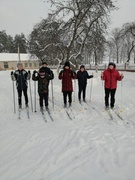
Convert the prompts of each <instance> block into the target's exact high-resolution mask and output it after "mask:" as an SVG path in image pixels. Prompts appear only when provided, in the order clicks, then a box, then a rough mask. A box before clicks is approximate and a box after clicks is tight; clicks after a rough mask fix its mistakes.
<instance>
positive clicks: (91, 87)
mask: <svg viewBox="0 0 135 180" xmlns="http://www.w3.org/2000/svg"><path fill="white" fill-rule="evenodd" d="M92 75H93V73H92ZM92 84H93V78H92V80H91V86H90V102H91V94H92Z"/></svg>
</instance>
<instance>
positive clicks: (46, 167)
mask: <svg viewBox="0 0 135 180" xmlns="http://www.w3.org/2000/svg"><path fill="white" fill-rule="evenodd" d="M55 72H56V71H55ZM91 73H92V72H90V74H91ZM124 75H125V78H124V79H123V82H122V83H121V82H119V83H118V88H117V92H116V107H117V108H118V110H119V113H120V115H121V116H122V117H123V119H124V120H121V119H120V118H119V117H117V115H116V114H115V113H113V112H112V115H113V120H111V119H110V116H109V114H108V113H107V112H105V111H104V90H103V84H102V82H101V80H100V72H98V73H96V72H94V79H93V80H91V79H90V80H88V85H87V104H84V103H83V105H80V104H79V103H78V101H77V91H78V90H77V88H78V87H77V81H76V82H74V88H75V93H73V105H72V109H68V110H67V111H68V113H70V114H71V117H72V120H70V119H69V117H68V115H67V113H66V110H65V109H63V101H62V93H61V81H60V80H58V78H57V74H56V73H55V79H54V81H53V88H54V102H55V106H54V110H52V101H51V84H50V93H49V94H50V101H49V103H50V110H51V112H52V116H53V118H54V122H53V121H51V119H50V118H49V116H48V115H47V114H45V115H46V117H47V123H45V122H44V120H43V118H42V115H41V114H40V112H39V105H38V100H39V99H38V94H37V97H36V102H37V106H36V109H37V112H36V113H35V112H33V113H32V111H31V109H30V119H28V118H27V113H26V110H25V109H23V110H22V112H21V119H20V120H18V112H17V93H16V89H15V93H16V94H15V96H16V114H14V106H13V82H12V81H11V79H10V71H1V72H0V84H1V85H0V102H1V103H0V180H75V179H77V180H134V178H135V170H134V169H135V119H134V118H135V75H134V73H129V72H124ZM91 85H92V88H91ZM31 89H32V99H33V106H34V105H35V104H34V82H33V81H32V80H31ZM91 90H92V91H91ZM90 91H91V92H92V93H91V102H89V100H90ZM28 92H29V91H28ZM29 104H31V103H30V100H29ZM33 111H35V107H33Z"/></svg>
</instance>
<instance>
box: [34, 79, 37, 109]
mask: <svg viewBox="0 0 135 180" xmlns="http://www.w3.org/2000/svg"><path fill="white" fill-rule="evenodd" d="M34 102H35V112H37V110H36V81H34Z"/></svg>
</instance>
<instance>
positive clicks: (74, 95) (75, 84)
mask: <svg viewBox="0 0 135 180" xmlns="http://www.w3.org/2000/svg"><path fill="white" fill-rule="evenodd" d="M75 91H76V80H75V79H74V102H75Z"/></svg>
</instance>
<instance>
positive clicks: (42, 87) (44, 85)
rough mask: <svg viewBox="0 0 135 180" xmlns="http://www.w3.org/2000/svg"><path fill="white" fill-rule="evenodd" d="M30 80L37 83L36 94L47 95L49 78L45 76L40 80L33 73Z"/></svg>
mask: <svg viewBox="0 0 135 180" xmlns="http://www.w3.org/2000/svg"><path fill="white" fill-rule="evenodd" d="M32 80H33V81H38V93H48V85H49V80H51V76H49V75H48V74H46V75H45V77H44V78H41V77H40V75H39V74H38V76H35V73H33V75H32Z"/></svg>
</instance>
